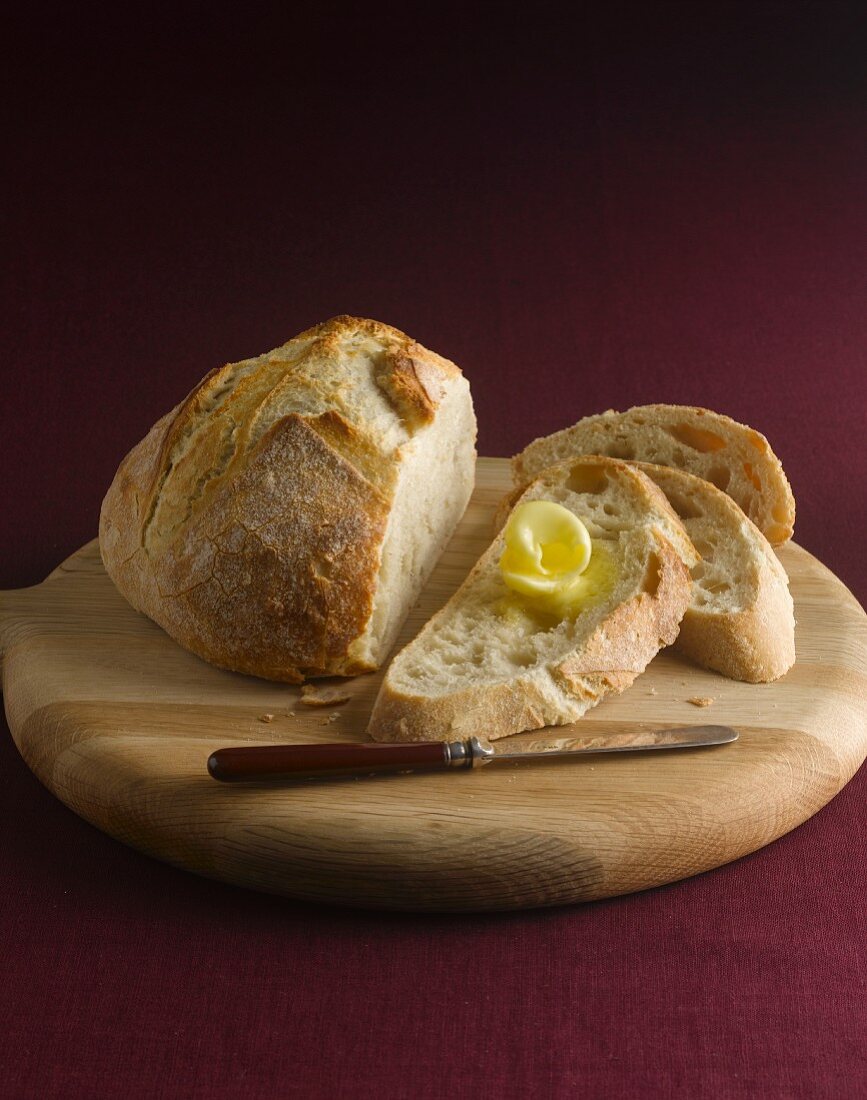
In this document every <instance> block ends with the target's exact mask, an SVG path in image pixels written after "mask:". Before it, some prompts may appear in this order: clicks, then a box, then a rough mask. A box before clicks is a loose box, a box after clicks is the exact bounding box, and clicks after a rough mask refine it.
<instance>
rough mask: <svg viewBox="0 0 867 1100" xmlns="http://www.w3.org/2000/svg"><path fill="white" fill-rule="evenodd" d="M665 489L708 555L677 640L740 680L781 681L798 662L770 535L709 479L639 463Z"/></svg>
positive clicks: (790, 609)
mask: <svg viewBox="0 0 867 1100" xmlns="http://www.w3.org/2000/svg"><path fill="white" fill-rule="evenodd" d="M635 465H636V466H637V468H638V469H640V470H641V471H642V472H643V473H645V474H646V475H647V476H648V477H649V478H650V479H651V480H652V481H653V482H654V484H656V485H658V486H659V488H660V489H661V490H662V491H663V493H665V495H666V497H667V498H668V502H669V504H671V506H672V508H673V509H674V510H675V512H677V514H678V516H679V517H680V519H681V521H682V523H683V526H684V528H685V529H686V533H687V534H688V535H689V537H690V539H691V540H692V543H693V545H694V546H695V548H696V550H697V551H698V552H699V554H701V561H700V562H698V563H697V564H695V565H694V566H693V567H692V571H691V573H692V582H693V583H692V598H691V600H690V604H689V607H688V608H687V610H686V613H685V614H684V616H683V621H682V622H681V624H680V633H679V634H678V636H677V640H676V641H675V643H674V647H675V649H676V650H678V651H679V652H680V653H682V654H683V655H684V656H686V657H689V658H690V659H691V660H693V661H695V662H696V663H697V664H700V665H702V666H704V667H705V668H709V669H713V670H714V671H716V672H721V673H722V674H723V675H724V676H728V677H730V678H731V679H733V680H745V681H747V682H749V683H764V682H767V681H770V680H776V679H778V678H779V677H780V676H782V675H783V674H784V673H786V672H788V670H789V669H790V668H791V667H792V665H793V664H794V663H795V615H794V606H793V603H792V597H791V595H790V593H789V580H788V577H787V576H786V571H785V569H784V568H783V566H782V565H781V564H780V562H779V560H778V558H777V556H776V554H775V553H774V551H773V549H772V547H771V546H770V544H769V543H768V540H767V539H766V538H765V536H764V535H763V534H762V533H761V531H759V529H758V528H757V527H756V526H755V524H754V523H752V521H751V520H749V519H748V518H747V517H746V516H745V515H744V513H743V512H742V511H741V509H740V508H739V507H738V506H737V505H736V504H735V503H734V501H733V500H732V499H731V498H730V497H728V496H726V494H725V493H723V492H721V491H720V490H719V489H717V488H716V486H714V485H711V484H710V482H708V481H704V480H703V479H702V478H699V477H695V476H694V475H693V474H687V473H684V471H683V470H675V469H673V468H671V467H666V466H655V465H651V464H649V463H644V462H639V463H635Z"/></svg>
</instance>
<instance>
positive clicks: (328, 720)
mask: <svg viewBox="0 0 867 1100" xmlns="http://www.w3.org/2000/svg"><path fill="white" fill-rule="evenodd" d="M339 717H340V715H339V714H329V715H328V717H327V718H325V719H323V721H322V725H323V726H329V725H331V723H332V722H336V721H337V719H338V718H339Z"/></svg>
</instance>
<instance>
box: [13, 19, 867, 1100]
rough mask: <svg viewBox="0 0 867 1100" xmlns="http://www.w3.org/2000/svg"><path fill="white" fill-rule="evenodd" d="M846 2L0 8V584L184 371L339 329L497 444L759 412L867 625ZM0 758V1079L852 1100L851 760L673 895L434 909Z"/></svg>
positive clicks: (281, 1090) (855, 994) (856, 147)
mask: <svg viewBox="0 0 867 1100" xmlns="http://www.w3.org/2000/svg"><path fill="white" fill-rule="evenodd" d="M576 12H577V14H576ZM864 15H865V9H864V7H863V5H861V4H858V3H851V4H834V3H822V4H799V3H755V4H707V5H702V4H696V5H692V4H683V5H673V4H650V5H645V6H643V7H638V6H636V7H630V6H626V5H623V4H616V5H613V6H612V5H604V6H601V5H600V6H598V7H597V6H595V5H591V6H588V7H585V8H579V9H573V18H572V21H571V22H570V23H569V24H567V23H566V22H565V21H564V19H563V16H562V14H561V13H560V12H558V10H556V9H555V8H552V7H546V6H545V5H536V6H534V7H533V8H532V9H528V10H526V11H524V12H523V14H521V15H520V16H508V15H507V14H506V12H505V10H504V9H502V8H495V7H493V6H491V7H490V8H486V9H484V10H483V11H481V12H480V13H478V15H474V14H473V13H472V12H470V11H469V9H465V10H464V11H462V12H461V13H460V14H459V15H456V16H455V17H451V16H449V15H447V14H446V13H445V11H444V10H443V9H438V14H437V16H436V17H428V18H426V19H425V20H421V19H420V17H419V16H418V15H416V14H415V13H413V12H412V11H410V10H409V7H408V6H407V7H406V8H403V9H400V8H395V9H393V10H391V11H387V10H385V9H380V11H379V12H378V13H377V14H376V15H374V14H373V13H372V12H371V11H365V12H362V11H361V10H360V9H359V10H357V11H356V12H355V13H354V14H351V15H346V14H341V13H340V12H338V11H337V9H333V8H326V7H320V8H317V9H316V11H313V10H311V11H308V12H303V11H296V10H294V9H292V8H290V7H284V6H281V5H273V6H258V7H256V8H255V9H250V8H242V6H240V5H238V6H237V7H235V8H231V7H223V8H221V7H220V6H218V5H217V6H215V5H214V4H207V5H206V4H204V3H198V4H190V3H188V4H182V5H176V6H175V7H174V8H172V9H170V10H169V9H165V10H163V11H160V10H159V9H158V8H156V7H154V6H149V7H148V8H147V10H146V11H145V10H143V11H142V12H141V13H140V14H139V15H134V14H131V11H130V9H129V6H127V5H121V6H119V8H110V7H109V6H108V5H105V6H104V10H102V11H101V12H100V11H99V10H98V8H97V7H96V6H91V7H90V8H85V9H84V10H82V9H81V7H80V6H75V7H72V6H68V7H64V8H58V10H53V9H52V8H51V7H49V6H45V5H35V6H34V7H32V8H31V9H30V11H29V14H27V15H19V16H17V17H16V19H15V20H14V21H13V22H12V23H7V24H6V27H5V29H6V31H7V34H8V35H9V36H8V37H7V50H8V52H9V57H8V59H7V64H6V66H5V70H4V73H3V81H4V84H5V88H4V92H3V96H2V103H0V110H2V114H3V120H4V134H5V138H4V152H5V156H4V158H3V165H2V168H0V171H2V175H3V184H4V200H3V203H2V209H0V218H2V225H3V233H4V240H5V247H4V253H5V256H6V260H7V262H6V264H5V265H4V270H3V274H2V280H3V297H4V303H5V310H4V323H3V328H2V331H0V341H2V348H3V354H2V370H3V383H4V385H3V402H2V412H0V416H2V434H0V440H2V448H3V452H2V461H3V472H4V492H3V503H2V508H0V524H2V539H0V545H2V547H3V553H2V562H0V587H4V588H11V587H16V586H21V585H26V584H33V583H37V582H38V581H40V580H41V579H42V578H43V577H44V576H45V575H46V574H47V573H48V572H49V571H50V570H51V569H52V568H53V567H54V566H55V565H56V564H57V563H58V562H59V561H60V560H62V558H64V557H65V556H66V555H68V554H70V553H71V552H73V551H74V550H75V549H77V548H78V546H80V545H81V544H82V543H84V542H86V541H87V540H89V539H90V538H92V537H93V535H94V534H95V531H96V523H97V515H98V508H99V502H100V499H101V497H102V494H103V492H104V490H105V488H106V487H107V485H108V483H109V481H110V479H111V477H112V474H113V472H114V469H115V467H116V465H117V463H118V461H119V460H120V458H121V456H122V455H123V454H124V453H125V452H126V450H127V449H128V448H129V447H130V446H131V445H132V444H133V443H134V442H136V441H137V440H138V439H139V438H140V437H141V435H143V434H144V432H145V431H146V429H147V428H148V427H149V426H150V425H151V423H152V422H153V421H154V420H155V419H156V418H157V417H158V416H159V415H160V414H162V413H163V412H164V411H165V410H166V409H167V408H168V407H169V406H170V405H172V404H173V403H174V402H176V401H177V400H178V399H179V398H180V397H181V396H182V395H183V394H185V393H186V392H187V391H188V390H189V389H190V388H191V387H192V385H193V384H194V383H195V382H196V381H197V380H198V379H199V378H200V377H201V376H202V375H203V374H204V373H205V372H206V371H207V370H209V369H210V368H212V367H213V366H216V365H219V364H221V363H223V362H225V361H228V360H231V359H233V358H238V357H242V356H246V355H250V354H254V353H257V352H260V351H264V350H266V349H268V348H271V347H273V346H275V345H277V344H279V343H281V342H283V341H284V340H286V339H287V338H289V337H290V336H291V335H293V334H295V333H296V332H298V331H300V330H301V329H303V328H305V327H308V326H309V325H311V324H312V323H314V322H316V321H319V320H323V319H324V318H326V317H328V316H331V315H333V314H336V313H357V314H361V315H368V316H372V317H376V318H379V319H381V320H384V321H388V322H390V323H392V324H395V325H397V326H398V327H400V328H403V329H404V330H406V331H407V332H409V333H411V334H412V335H413V336H415V337H417V338H418V339H419V340H421V341H422V342H423V343H425V344H428V345H429V346H431V347H433V348H435V349H436V350H438V351H440V352H442V353H443V354H445V355H448V356H449V357H451V358H453V359H454V360H455V361H456V362H458V363H459V364H460V365H461V366H462V367H463V368H464V370H465V372H466V373H467V375H468V376H469V378H470V381H471V384H472V387H473V393H474V396H475V401H476V406H477V411H478V414H479V421H480V438H479V449H480V452H481V453H483V454H496V455H507V454H510V453H512V452H514V451H515V450H517V449H519V448H520V447H521V446H522V445H523V444H524V443H526V442H527V441H528V440H529V439H531V438H533V437H534V436H536V435H539V434H541V433H546V432H549V431H552V430H554V429H556V428H558V427H560V426H562V425H565V424H567V423H571V422H572V421H574V420H576V419H578V418H579V417H580V416H583V415H585V414H588V413H591V412H596V411H600V410H602V409H605V408H608V407H620V408H623V407H626V406H628V405H630V404H636V403H643V402H648V401H673V402H687V403H696V404H703V405H708V406H710V407H713V408H717V409H720V410H722V411H725V412H727V413H729V414H731V415H732V416H734V417H736V418H738V419H742V420H745V421H748V422H749V423H751V424H754V425H755V426H756V427H758V428H760V429H761V430H762V431H764V432H765V434H766V435H768V436H769V438H770V439H771V442H772V443H773V445H774V447H775V448H776V450H777V452H778V453H779V455H780V456H781V458H782V460H783V462H784V465H785V467H786V469H787V472H788V473H789V476H790V479H791V481H792V483H793V486H794V489H795V493H796V497H797V501H798V521H797V531H796V538H797V540H798V541H799V542H800V543H801V544H802V545H804V546H805V547H807V549H809V550H811V551H812V552H813V553H815V554H816V555H818V556H819V557H820V558H821V559H822V560H824V561H825V562H826V563H827V564H828V565H829V566H830V567H831V568H832V569H833V570H835V572H837V573H838V575H839V576H840V577H841V578H842V579H843V580H844V581H845V582H846V583H847V584H848V585H849V586H850V587H851V588H852V590H853V591H854V592H855V594H856V595H857V596H858V597H859V599H861V601H862V602H864V600H865V598H867V565H865V558H864V545H865V536H867V492H865V490H867V447H865V424H867V381H865V377H867V372H865V348H867V309H865V305H867V301H865V299H867V256H865V243H867V201H865V200H867V143H865V133H867V131H865V123H867V117H865V116H867V92H865V86H864V80H863V70H864V68H865V65H864V61H863V58H864V56H865V50H867V26H865V18H864ZM10 46H11V48H10ZM0 757H2V763H0V786H2V790H0V835H2V838H3V843H2V850H0V861H2V864H0V866H2V869H0V875H2V882H3V890H2V918H3V926H4V934H3V942H4V944H5V952H4V968H3V969H4V977H3V981H2V994H0V1000H2V1006H3V1018H2V1027H3V1036H4V1040H3V1044H2V1056H0V1058H2V1083H0V1092H2V1094H3V1095H4V1096H9V1097H27V1098H30V1097H40V1098H41V1097H63V1098H68V1097H79V1096H80V1097H103V1096H105V1097H114V1096H124V1097H128V1098H136V1097H185V1098H186V1097H189V1098H196V1100H198V1098H210V1097H233V1098H234V1097H238V1098H242V1100H245V1098H252V1097H257V1098H258V1097H278V1096H298V1097H305V1098H306V1097H310V1098H332V1097H368V1096H371V1097H374V1096H375V1097H389V1098H391V1097H398V1098H399V1097H408V1098H416V1097H418V1098H422V1100H426V1098H434V1097H445V1096H448V1097H461V1098H462V1097H483V1098H488V1097H490V1098H500V1097H503V1098H512V1097H516V1098H517V1097H546V1098H547V1097H552V1098H561V1097H564V1098H565V1097H573V1096H587V1097H635V1096H641V1097H656V1096H659V1097H723V1098H742V1097H743V1098H747V1097H767V1098H776V1097H799V1098H800V1097H837V1096H846V1097H860V1096H865V1095H867V1077H865V1066H864V1055H863V1050H864V1039H865V1022H867V1017H865V1008H864V1005H865V979H864V974H865V954H864V912H865V903H867V886H865V875H864V845H865V832H867V815H865V809H864V795H865V790H867V788H865V777H864V774H863V771H862V773H859V775H858V776H857V777H856V778H855V780H853V782H852V783H851V784H850V785H849V786H848V787H847V788H846V789H845V790H844V791H843V792H842V793H841V794H840V795H839V797H837V798H836V799H835V800H834V801H833V802H832V803H831V804H830V805H829V806H827V807H826V808H825V809H824V810H822V811H821V812H820V813H819V814H817V815H816V817H815V818H813V819H812V820H811V821H809V822H808V823H807V824H805V825H804V826H802V827H801V828H799V829H798V830H796V831H795V832H794V833H791V834H789V835H788V836H786V837H785V838H783V839H782V840H780V841H778V842H777V843H776V844H773V845H771V846H770V847H768V848H766V849H764V850H762V851H759V852H757V853H755V854H754V855H752V856H750V857H748V858H746V859H743V860H740V861H739V862H738V863H736V864H733V865H730V866H727V867H724V868H721V869H719V870H717V871H714V872H712V873H709V874H705V875H703V876H700V877H698V878H695V879H692V880H688V881H685V882H681V883H678V884H675V885H673V886H670V887H666V888H664V889H659V890H653V891H650V892H647V893H645V894H641V895H635V896H631V897H625V898H619V899H613V900H610V901H606V902H602V903H597V904H593V905H588V906H584V907H578V908H572V909H562V910H554V911H549V912H527V913H517V914H510V915H481V916H466V917H438V916H407V915H395V914H387V913H364V912H352V911H345V910H336V909H329V908H325V907H317V906H313V905H304V904H298V903H293V902H290V901H285V900H281V899H274V898H268V897H263V896H258V895H255V894H252V893H245V892H243V891H240V890H236V889H232V888H229V887H226V886H222V885H219V884H215V883H212V882H208V881H205V880H200V879H196V878H194V877H192V876H190V875H186V874H183V873H181V872H179V871H175V870H173V869H171V868H169V867H166V866H163V865H161V864H158V863H156V862H154V861H151V860H148V859H146V858H145V857H143V856H140V855H138V854H136V853H134V852H132V851H130V850H127V849H126V848H124V847H122V846H121V845H120V844H117V843H115V842H113V841H111V840H109V839H108V838H107V837H105V836H103V835H102V834H100V833H99V832H97V831H96V830H95V829H93V828H91V827H90V826H88V825H87V824H86V823H84V822H83V821H81V820H79V819H78V818H77V817H75V816H74V815H73V814H72V813H70V812H69V811H68V810H66V809H65V808H64V807H63V806H61V805H60V804H59V803H58V802H57V801H55V800H54V799H53V798H52V797H51V796H50V795H49V794H48V793H47V792H46V791H45V790H43V789H42V788H41V787H40V785H39V784H38V783H37V781H36V780H35V779H34V778H33V777H32V776H31V775H30V773H29V772H28V771H27V769H26V768H25V766H24V765H23V763H22V762H21V761H20V759H19V758H18V756H17V753H16V751H15V749H14V746H13V745H12V742H11V739H10V738H9V736H8V733H7V731H5V730H4V731H2V736H0Z"/></svg>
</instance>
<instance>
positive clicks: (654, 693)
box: [647, 688, 656, 695]
mask: <svg viewBox="0 0 867 1100" xmlns="http://www.w3.org/2000/svg"><path fill="white" fill-rule="evenodd" d="M647 694H648V695H656V688H651V689H650V691H649V692H648V693H647Z"/></svg>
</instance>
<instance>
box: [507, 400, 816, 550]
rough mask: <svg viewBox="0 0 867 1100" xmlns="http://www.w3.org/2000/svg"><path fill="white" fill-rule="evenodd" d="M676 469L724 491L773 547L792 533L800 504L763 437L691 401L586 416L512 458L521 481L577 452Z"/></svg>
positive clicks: (516, 480)
mask: <svg viewBox="0 0 867 1100" xmlns="http://www.w3.org/2000/svg"><path fill="white" fill-rule="evenodd" d="M580 454H603V455H611V456H612V457H614V458H623V459H634V460H636V461H639V462H652V463H655V464H657V465H660V466H674V467H677V468H678V469H683V470H686V471H687V472H688V473H692V474H696V475H697V476H698V477H702V478H704V479H705V481H710V482H712V483H713V484H714V485H716V486H717V488H718V489H722V490H723V491H724V492H726V493H728V495H729V496H730V497H731V498H732V499H733V500H734V501H735V502H736V503H737V504H738V505H740V507H741V509H742V510H743V511H744V512H745V513H746V515H747V516H749V518H750V519H751V520H752V521H753V523H755V525H756V526H757V527H758V528H759V530H760V531H761V532H762V533H763V534H764V535H765V537H766V538H767V539H768V541H769V542H771V543H773V544H774V545H779V544H780V543H783V542H786V540H787V539H789V538H791V536H792V531H793V529H794V524H795V501H794V498H793V496H792V490H791V487H790V485H789V482H788V480H787V479H786V475H785V474H784V473H783V467H782V466H781V464H780V461H779V459H778V458H777V456H776V455H775V454H774V452H773V451H772V450H771V448H770V445H769V443H768V441H767V439H765V437H764V436H763V435H761V434H760V433H759V432H757V431H754V430H753V429H752V428H748V427H747V426H746V425H744V424H739V423H738V422H737V421H736V420H732V419H730V418H729V417H727V416H722V415H721V414H719V413H714V412H710V411H709V410H708V409H697V408H692V407H690V406H686V405H640V406H637V407H635V408H633V409H628V410H627V411H626V412H622V413H620V412H613V411H609V412H605V413H600V414H599V415H597V416H587V417H585V418H584V419H583V420H579V421H578V423H577V424H575V425H573V426H572V427H571V428H565V429H563V430H562V431H559V432H555V433H554V434H553V435H549V436H545V437H544V438H542V439H536V440H534V441H533V442H532V443H530V444H529V446H527V447H526V448H525V449H524V450H523V451H522V452H521V453H520V454H519V455H517V456H516V457H515V458H514V459H513V460H512V463H513V473H514V478H515V483H516V484H517V485H519V486H520V485H525V484H527V482H529V481H531V480H532V479H533V478H534V477H536V476H537V475H538V474H539V472H540V471H541V470H544V469H545V468H546V467H547V466H553V465H555V464H556V463H558V462H563V461H565V460H566V459H569V458H571V457H573V456H575V455H580Z"/></svg>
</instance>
